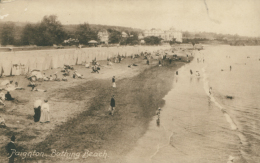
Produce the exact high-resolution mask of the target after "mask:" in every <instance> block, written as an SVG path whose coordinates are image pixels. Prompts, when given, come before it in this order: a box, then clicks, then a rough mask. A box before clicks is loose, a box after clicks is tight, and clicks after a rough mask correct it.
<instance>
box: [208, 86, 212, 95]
mask: <svg viewBox="0 0 260 163" xmlns="http://www.w3.org/2000/svg"><path fill="white" fill-rule="evenodd" d="M211 92H212V87H210V88H209V94H210V95H211Z"/></svg>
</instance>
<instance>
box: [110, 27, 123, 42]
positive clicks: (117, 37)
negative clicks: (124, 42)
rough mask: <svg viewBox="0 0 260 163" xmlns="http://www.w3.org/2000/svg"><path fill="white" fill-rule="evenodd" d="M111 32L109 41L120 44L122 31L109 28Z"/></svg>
mask: <svg viewBox="0 0 260 163" xmlns="http://www.w3.org/2000/svg"><path fill="white" fill-rule="evenodd" d="M107 31H108V32H109V38H108V39H109V43H111V44H118V43H119V42H120V41H121V32H119V31H117V30H113V29H108V30H107Z"/></svg>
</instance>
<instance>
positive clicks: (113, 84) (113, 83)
mask: <svg viewBox="0 0 260 163" xmlns="http://www.w3.org/2000/svg"><path fill="white" fill-rule="evenodd" d="M112 87H114V88H116V77H115V76H113V78H112Z"/></svg>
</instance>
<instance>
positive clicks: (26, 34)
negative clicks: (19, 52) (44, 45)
mask: <svg viewBox="0 0 260 163" xmlns="http://www.w3.org/2000/svg"><path fill="white" fill-rule="evenodd" d="M36 33H37V29H36V26H35V25H32V24H30V23H28V24H26V25H25V27H24V29H23V31H22V36H21V44H22V45H35V44H36V40H35V39H36Z"/></svg>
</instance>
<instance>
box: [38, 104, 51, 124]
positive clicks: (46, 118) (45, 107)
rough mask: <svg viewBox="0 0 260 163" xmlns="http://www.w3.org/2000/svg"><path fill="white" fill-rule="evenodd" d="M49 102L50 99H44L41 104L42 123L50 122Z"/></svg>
mask: <svg viewBox="0 0 260 163" xmlns="http://www.w3.org/2000/svg"><path fill="white" fill-rule="evenodd" d="M47 102H48V100H44V103H43V104H42V106H41V119H40V122H41V123H44V122H50V107H49V104H48V103H47Z"/></svg>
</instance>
